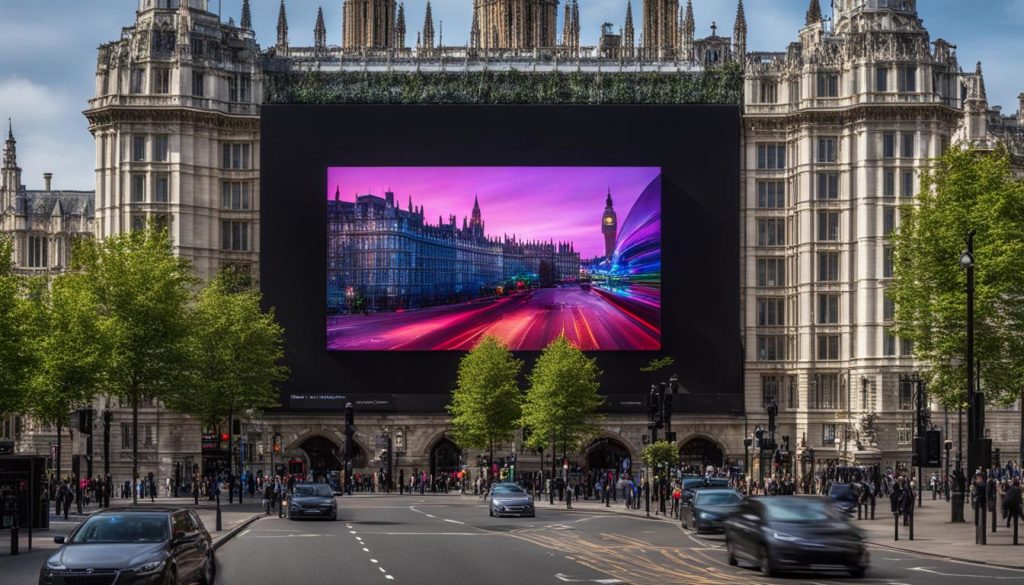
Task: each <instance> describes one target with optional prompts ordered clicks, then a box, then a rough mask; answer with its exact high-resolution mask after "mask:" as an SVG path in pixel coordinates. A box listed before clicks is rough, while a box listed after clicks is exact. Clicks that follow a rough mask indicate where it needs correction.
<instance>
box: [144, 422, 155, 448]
mask: <svg viewBox="0 0 1024 585" xmlns="http://www.w3.org/2000/svg"><path fill="white" fill-rule="evenodd" d="M142 437H143V438H142V446H143V447H156V427H154V426H153V425H146V426H145V427H144V434H143V435H142Z"/></svg>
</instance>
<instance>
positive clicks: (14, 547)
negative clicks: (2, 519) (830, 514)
mask: <svg viewBox="0 0 1024 585" xmlns="http://www.w3.org/2000/svg"><path fill="white" fill-rule="evenodd" d="M14 518H15V520H14V526H11V555H16V554H18V520H17V518H18V514H17V513H15V514H14ZM1015 522H1016V521H1015ZM1013 526H1014V534H1016V533H1017V532H1016V527H1017V525H1016V523H1015V524H1014V525H1013ZM1013 544H1017V542H1016V541H1014V543H1013Z"/></svg>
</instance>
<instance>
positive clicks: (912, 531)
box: [910, 510, 914, 540]
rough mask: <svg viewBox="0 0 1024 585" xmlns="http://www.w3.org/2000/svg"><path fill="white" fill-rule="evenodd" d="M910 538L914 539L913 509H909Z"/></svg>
mask: <svg viewBox="0 0 1024 585" xmlns="http://www.w3.org/2000/svg"><path fill="white" fill-rule="evenodd" d="M910 540H914V511H913V510H911V511H910Z"/></svg>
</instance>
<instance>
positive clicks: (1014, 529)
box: [1013, 510, 1020, 546]
mask: <svg viewBox="0 0 1024 585" xmlns="http://www.w3.org/2000/svg"><path fill="white" fill-rule="evenodd" d="M1019 518H1020V510H1018V511H1017V512H1016V513H1015V514H1014V515H1013V546H1017V520H1018V519H1019Z"/></svg>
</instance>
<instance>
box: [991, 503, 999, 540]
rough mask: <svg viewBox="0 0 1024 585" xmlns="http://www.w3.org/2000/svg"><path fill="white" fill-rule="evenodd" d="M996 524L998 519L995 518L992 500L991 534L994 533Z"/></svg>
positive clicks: (994, 507)
mask: <svg viewBox="0 0 1024 585" xmlns="http://www.w3.org/2000/svg"><path fill="white" fill-rule="evenodd" d="M996 524H999V520H998V519H997V518H996V503H995V501H993V502H992V534H995V533H996Z"/></svg>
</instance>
